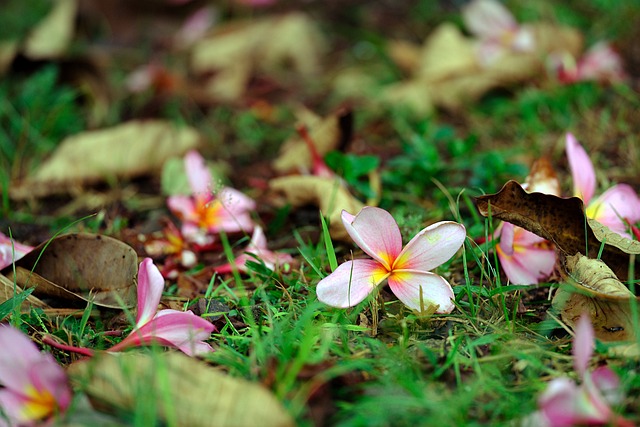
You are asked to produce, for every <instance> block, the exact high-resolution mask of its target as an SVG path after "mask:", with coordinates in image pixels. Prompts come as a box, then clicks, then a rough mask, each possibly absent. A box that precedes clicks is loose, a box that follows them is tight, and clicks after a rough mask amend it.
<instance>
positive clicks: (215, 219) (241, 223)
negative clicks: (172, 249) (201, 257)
mask: <svg viewBox="0 0 640 427" xmlns="http://www.w3.org/2000/svg"><path fill="white" fill-rule="evenodd" d="M184 164H185V169H186V171H187V178H188V179H189V186H190V187H191V191H192V195H191V196H171V197H169V198H168V199H167V205H168V206H169V209H170V210H171V211H172V212H173V213H174V214H175V215H176V216H177V217H178V218H180V220H182V222H183V225H182V234H183V235H184V236H185V237H187V238H188V239H191V240H194V241H198V240H199V239H202V238H203V236H204V235H206V233H214V234H215V233H220V232H226V233H235V232H239V231H244V232H249V231H252V230H253V227H254V223H253V220H252V219H251V216H250V214H249V213H250V212H251V211H252V210H254V209H255V208H256V204H255V202H254V201H253V200H252V199H250V198H249V197H247V196H245V195H244V194H242V193H241V192H239V191H238V190H234V189H233V188H228V187H225V188H223V189H222V190H220V191H219V192H218V194H217V195H214V194H213V193H212V192H211V188H210V187H211V185H212V178H211V172H209V169H208V168H207V166H206V164H205V161H204V159H203V158H202V156H201V155H200V154H199V153H198V152H197V151H194V150H191V151H189V152H188V153H187V154H186V155H185V158H184Z"/></svg>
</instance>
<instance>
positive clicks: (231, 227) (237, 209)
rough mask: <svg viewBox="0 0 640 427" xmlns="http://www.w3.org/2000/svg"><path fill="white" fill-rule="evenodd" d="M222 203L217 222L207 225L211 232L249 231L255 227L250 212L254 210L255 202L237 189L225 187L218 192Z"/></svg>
mask: <svg viewBox="0 0 640 427" xmlns="http://www.w3.org/2000/svg"><path fill="white" fill-rule="evenodd" d="M217 198H218V200H219V201H220V203H221V204H222V209H220V212H219V216H218V218H217V222H216V223H215V224H212V225H211V226H210V227H209V231H211V232H212V233H219V232H221V231H225V232H227V233H235V232H240V231H244V232H250V231H252V230H253V228H254V227H255V223H254V222H253V220H252V219H251V215H250V212H251V211H253V210H255V208H256V203H255V202H254V201H253V199H251V198H250V197H247V196H245V195H244V194H243V193H241V192H240V191H238V190H235V189H233V188H229V187H225V188H223V189H222V190H221V191H220V193H219V194H218V197H217Z"/></svg>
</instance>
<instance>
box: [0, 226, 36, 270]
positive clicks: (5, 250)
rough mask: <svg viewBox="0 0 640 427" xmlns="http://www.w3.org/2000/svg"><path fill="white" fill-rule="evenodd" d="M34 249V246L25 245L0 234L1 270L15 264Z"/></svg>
mask: <svg viewBox="0 0 640 427" xmlns="http://www.w3.org/2000/svg"><path fill="white" fill-rule="evenodd" d="M32 249H33V247H32V246H28V245H23V244H22V243H19V242H16V241H15V240H13V239H10V238H9V237H7V236H5V235H4V234H2V233H0V270H1V269H3V268H5V267H7V266H9V265H11V264H13V262H14V261H17V260H19V259H20V258H22V257H23V256H24V255H25V254H27V253H28V252H31V250H32ZM14 254H15V259H14Z"/></svg>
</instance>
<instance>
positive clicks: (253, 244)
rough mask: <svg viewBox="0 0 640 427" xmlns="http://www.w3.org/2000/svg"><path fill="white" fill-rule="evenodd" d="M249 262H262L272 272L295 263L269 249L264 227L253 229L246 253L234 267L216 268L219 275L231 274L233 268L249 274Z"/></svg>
mask: <svg viewBox="0 0 640 427" xmlns="http://www.w3.org/2000/svg"><path fill="white" fill-rule="evenodd" d="M247 261H253V262H260V261H262V262H263V263H264V265H265V266H266V267H267V268H268V269H269V270H271V271H274V270H275V269H276V268H277V267H282V266H285V265H287V264H291V263H292V262H293V257H292V256H291V255H289V254H287V253H283V252H273V251H270V250H269V248H268V247H267V238H266V237H265V235H264V231H263V230H262V227H260V226H258V225H256V227H255V228H254V229H253V235H252V236H251V241H250V242H249V244H248V245H247V247H246V248H245V250H244V253H243V254H242V255H240V256H238V257H237V258H236V259H235V260H234V262H233V266H232V265H231V264H225V265H221V266H219V267H216V268H215V271H216V272H218V273H229V272H231V271H232V270H233V267H234V266H235V268H236V269H237V270H238V271H241V272H243V273H247V272H248V271H249V269H248V268H247Z"/></svg>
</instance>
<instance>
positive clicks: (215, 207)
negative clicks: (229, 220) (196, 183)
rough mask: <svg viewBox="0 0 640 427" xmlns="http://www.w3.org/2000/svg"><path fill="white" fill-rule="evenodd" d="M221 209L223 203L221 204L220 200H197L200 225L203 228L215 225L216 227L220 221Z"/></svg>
mask: <svg viewBox="0 0 640 427" xmlns="http://www.w3.org/2000/svg"><path fill="white" fill-rule="evenodd" d="M221 209H222V203H221V202H220V200H217V199H215V200H210V201H204V200H202V199H198V200H196V212H197V213H198V216H199V221H198V225H199V226H200V227H201V228H209V227H211V226H213V225H216V224H217V223H218V222H219V221H220V210H221Z"/></svg>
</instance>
